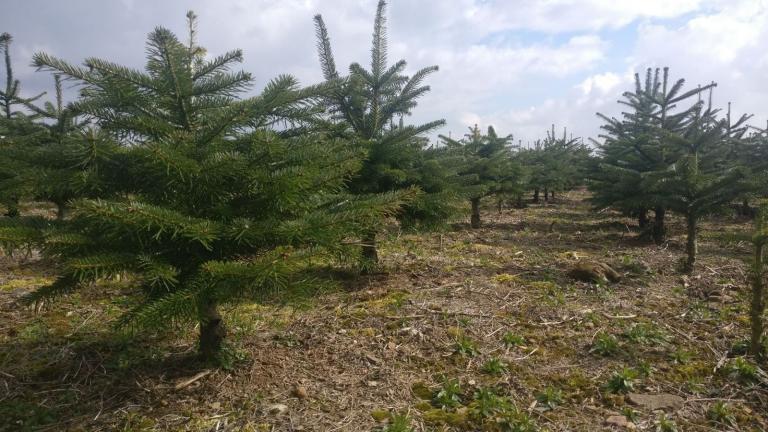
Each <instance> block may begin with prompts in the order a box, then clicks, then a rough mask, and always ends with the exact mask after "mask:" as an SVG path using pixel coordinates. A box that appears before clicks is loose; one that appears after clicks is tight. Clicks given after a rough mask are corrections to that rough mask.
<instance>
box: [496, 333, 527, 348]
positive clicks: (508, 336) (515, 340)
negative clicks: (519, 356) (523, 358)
mask: <svg viewBox="0 0 768 432" xmlns="http://www.w3.org/2000/svg"><path fill="white" fill-rule="evenodd" d="M501 340H502V342H504V345H506V346H508V347H517V346H521V345H525V338H524V337H522V336H520V335H518V334H515V333H512V332H507V333H504V336H503V337H502V338H501Z"/></svg>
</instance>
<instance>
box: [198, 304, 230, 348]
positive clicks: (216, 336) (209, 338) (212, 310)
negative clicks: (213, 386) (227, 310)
mask: <svg viewBox="0 0 768 432" xmlns="http://www.w3.org/2000/svg"><path fill="white" fill-rule="evenodd" d="M217 306H218V305H217V304H216V301H214V300H206V301H205V302H204V303H203V304H202V305H201V306H200V308H201V310H200V314H201V318H200V355H201V356H202V357H203V359H204V360H206V361H216V360H218V358H219V354H221V346H222V344H223V342H224V337H226V335H227V329H226V327H224V321H223V320H222V319H221V315H220V314H219V310H218V307H217Z"/></svg>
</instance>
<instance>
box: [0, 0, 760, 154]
mask: <svg viewBox="0 0 768 432" xmlns="http://www.w3.org/2000/svg"><path fill="white" fill-rule="evenodd" d="M375 7H376V0H217V1H203V0H163V1H160V0H115V1H106V0H68V1H54V0H47V1H43V0H2V5H0V32H3V31H7V32H9V33H11V34H12V35H13V36H14V38H15V44H14V46H13V56H14V63H15V64H16V74H17V76H18V77H19V78H20V79H21V80H22V85H23V86H25V87H26V89H25V93H26V94H28V95H29V94H32V93H34V92H36V91H40V90H46V89H49V88H50V83H51V81H52V80H51V78H50V76H47V75H45V74H43V73H36V72H35V71H34V69H33V68H31V67H30V66H29V63H30V59H31V56H32V54H33V53H34V52H36V51H45V52H47V53H49V54H52V55H55V56H58V57H62V58H64V59H66V60H69V61H72V62H81V61H82V60H83V59H84V58H86V57H102V58H106V59H109V60H112V61H115V62H118V63H121V64H125V65H129V66H134V67H141V66H142V65H143V63H144V40H145V37H146V34H147V33H149V32H150V31H151V30H152V29H153V28H154V27H155V26H158V25H160V26H164V27H167V28H170V29H171V30H173V31H175V32H177V33H178V34H183V33H184V25H185V21H184V20H185V18H184V14H185V12H186V11H187V10H189V9H192V10H194V11H195V12H196V13H197V15H198V16H199V43H200V44H201V45H203V46H205V47H206V48H208V50H209V53H211V54H219V53H222V52H224V51H225V50H229V49H233V48H242V49H243V50H244V53H245V62H244V64H243V69H245V70H247V71H250V72H251V73H253V75H254V77H255V78H256V80H257V85H258V86H261V85H263V83H265V82H266V81H267V80H269V79H270V78H272V77H274V76H276V75H278V74H281V73H287V74H292V75H294V76H296V77H298V78H299V79H300V80H301V82H302V83H304V84H311V83H316V82H319V81H320V80H321V73H320V67H319V65H318V61H317V56H316V53H315V36H314V27H313V22H312V17H313V16H314V15H315V14H317V13H320V14H322V15H323V17H324V18H325V20H326V24H327V26H328V28H329V32H330V35H331V39H332V43H333V47H334V50H335V54H336V63H337V65H338V66H339V68H342V67H345V66H346V65H348V64H349V63H351V62H353V61H357V62H360V63H364V64H368V62H369V58H370V56H369V48H370V38H371V33H372V27H373V16H374V13H375ZM388 18H389V44H390V45H389V46H390V52H389V58H390V60H391V61H394V60H397V59H400V58H403V59H405V60H407V61H408V67H409V70H410V71H413V70H416V69H418V68H421V67H424V66H428V65H434V64H437V65H439V66H440V71H439V72H438V73H437V74H435V75H433V76H432V77H431V78H430V79H429V81H428V83H429V84H430V85H431V86H432V92H431V93H430V94H429V95H428V96H426V97H424V98H423V99H422V100H421V102H420V104H419V106H418V107H417V108H416V110H415V112H414V116H413V119H412V122H414V123H420V122H426V121H430V120H434V119H438V118H444V119H445V120H446V121H447V122H448V124H447V126H446V127H445V128H444V129H443V130H442V131H441V132H442V133H448V132H449V131H451V132H452V133H453V134H454V135H457V134H463V133H465V131H466V128H467V127H468V126H470V125H472V124H475V123H477V124H479V125H481V127H485V126H487V125H489V124H492V125H494V126H495V127H496V128H497V130H498V131H499V132H501V133H504V134H507V133H512V134H514V135H515V137H516V138H519V139H522V140H523V142H526V141H529V140H533V139H536V138H538V137H542V136H543V135H544V133H545V130H547V129H548V128H549V125H551V124H552V123H555V124H556V125H557V127H558V129H561V128H562V127H563V126H566V127H567V128H568V130H569V131H570V132H572V133H573V134H574V135H576V136H583V137H590V136H595V135H596V134H597V133H598V132H599V127H600V121H599V120H598V118H597V117H596V116H595V112H598V111H599V112H603V113H607V114H615V113H618V112H619V106H618V105H617V104H616V100H617V99H618V98H619V97H620V94H621V93H622V92H623V91H625V90H628V89H631V87H632V75H633V74H634V72H636V71H641V72H642V71H644V70H645V68H647V67H657V66H669V67H670V68H671V74H672V76H673V77H675V78H679V77H682V78H686V79H687V81H688V85H689V86H693V85H696V84H698V83H708V82H710V81H712V80H714V81H716V82H718V84H719V86H718V88H717V90H716V92H715V102H716V103H717V104H719V105H725V104H726V103H727V102H728V101H732V102H733V106H734V110H735V111H736V112H737V113H741V112H747V113H753V114H755V116H756V117H755V118H756V122H757V123H759V124H761V125H762V124H764V122H765V120H766V119H768V49H766V48H767V47H768V0H644V1H635V0H626V1H625V0H621V1H620V0H439V1H438V0H390V1H389V10H388ZM0 74H3V73H2V72H0ZM2 79H3V80H4V79H5V78H4V76H3V77H2Z"/></svg>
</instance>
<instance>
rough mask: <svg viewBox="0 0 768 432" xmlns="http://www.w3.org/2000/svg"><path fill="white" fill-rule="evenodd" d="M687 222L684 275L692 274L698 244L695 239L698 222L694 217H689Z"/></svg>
mask: <svg viewBox="0 0 768 432" xmlns="http://www.w3.org/2000/svg"><path fill="white" fill-rule="evenodd" d="M686 219H687V222H688V236H687V238H686V244H685V253H686V254H687V258H686V261H685V267H684V270H685V272H686V273H691V272H693V268H694V267H695V266H696V255H697V254H698V253H699V243H698V240H697V238H696V235H697V233H698V220H697V218H696V216H693V215H689V216H688V217H687V218H686Z"/></svg>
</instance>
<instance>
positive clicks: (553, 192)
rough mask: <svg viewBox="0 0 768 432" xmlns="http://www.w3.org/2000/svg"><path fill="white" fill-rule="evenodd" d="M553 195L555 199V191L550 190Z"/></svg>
mask: <svg viewBox="0 0 768 432" xmlns="http://www.w3.org/2000/svg"><path fill="white" fill-rule="evenodd" d="M550 193H551V195H552V199H555V191H552V192H550Z"/></svg>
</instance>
